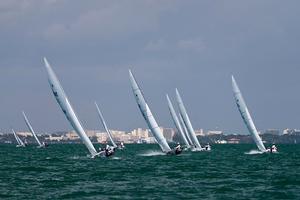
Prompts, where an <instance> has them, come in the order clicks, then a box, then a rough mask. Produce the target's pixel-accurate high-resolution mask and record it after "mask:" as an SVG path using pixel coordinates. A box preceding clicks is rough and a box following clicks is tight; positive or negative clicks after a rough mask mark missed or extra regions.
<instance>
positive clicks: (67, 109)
mask: <svg viewBox="0 0 300 200" xmlns="http://www.w3.org/2000/svg"><path fill="white" fill-rule="evenodd" d="M44 62H45V66H46V69H47V73H48V80H49V84H50V87H51V89H52V92H53V94H54V96H55V99H56V101H57V103H58V104H59V106H60V107H61V109H62V111H63V113H64V114H65V116H66V118H67V119H68V121H69V122H70V124H71V126H72V127H73V128H74V130H75V131H76V133H77V134H78V135H79V137H80V139H81V140H82V142H83V143H84V144H85V146H86V147H87V149H88V150H89V152H90V153H91V155H92V157H94V156H96V155H97V151H96V149H95V148H94V146H93V144H92V142H91V140H90V139H89V137H88V136H87V135H86V133H85V131H84V129H83V128H82V126H81V123H80V121H79V120H78V118H77V116H76V114H75V112H74V110H73V108H72V106H71V104H70V102H69V100H68V97H67V96H66V94H65V92H64V90H63V88H62V86H61V84H60V82H59V80H58V79H57V77H56V75H55V73H54V71H53V70H52V68H51V66H50V64H49V63H48V61H47V59H46V58H44Z"/></svg>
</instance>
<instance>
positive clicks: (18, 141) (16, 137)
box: [11, 129, 22, 145]
mask: <svg viewBox="0 0 300 200" xmlns="http://www.w3.org/2000/svg"><path fill="white" fill-rule="evenodd" d="M11 130H12V132H13V134H14V136H15V139H16V140H17V143H18V145H22V144H21V143H20V140H19V138H18V136H17V134H16V132H15V131H14V129H11Z"/></svg>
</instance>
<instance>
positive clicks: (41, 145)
mask: <svg viewBox="0 0 300 200" xmlns="http://www.w3.org/2000/svg"><path fill="white" fill-rule="evenodd" d="M22 114H23V118H24V121H25V123H26V125H27V127H28V129H29V130H30V132H31V134H32V135H33V137H34V139H35V140H36V142H37V143H38V145H39V146H37V147H38V148H42V147H46V146H47V145H46V143H44V142H43V143H41V142H40V140H39V138H38V137H37V135H36V134H35V132H34V130H33V128H32V126H31V124H30V122H29V120H28V118H27V116H26V114H25V112H24V111H23V112H22Z"/></svg>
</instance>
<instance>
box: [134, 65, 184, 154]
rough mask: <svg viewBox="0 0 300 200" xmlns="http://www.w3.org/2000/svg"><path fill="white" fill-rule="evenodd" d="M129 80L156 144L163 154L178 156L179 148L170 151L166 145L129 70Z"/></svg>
mask: <svg viewBox="0 0 300 200" xmlns="http://www.w3.org/2000/svg"><path fill="white" fill-rule="evenodd" d="M129 78H130V82H131V87H132V91H133V93H134V96H135V100H136V102H137V104H138V107H139V109H140V111H141V113H142V115H143V117H144V119H145V121H146V123H147V125H148V127H149V129H150V130H151V133H152V135H153V136H154V138H155V139H156V142H157V143H158V145H159V146H160V148H161V150H162V152H164V153H166V154H180V153H181V152H182V149H181V148H176V149H173V150H172V149H171V148H170V146H169V145H168V143H167V141H166V139H165V138H164V136H163V134H162V132H161V130H160V128H159V126H158V124H157V122H156V120H155V118H154V116H153V115H152V112H151V110H150V108H149V106H148V104H147V102H146V100H145V98H144V96H143V93H142V91H141V89H140V88H139V86H138V84H137V82H136V80H135V78H134V76H133V74H132V73H131V71H130V70H129Z"/></svg>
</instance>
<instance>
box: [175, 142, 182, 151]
mask: <svg viewBox="0 0 300 200" xmlns="http://www.w3.org/2000/svg"><path fill="white" fill-rule="evenodd" d="M175 151H176V152H179V151H181V146H180V144H179V142H178V143H177V146H176V147H175Z"/></svg>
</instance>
